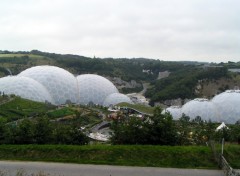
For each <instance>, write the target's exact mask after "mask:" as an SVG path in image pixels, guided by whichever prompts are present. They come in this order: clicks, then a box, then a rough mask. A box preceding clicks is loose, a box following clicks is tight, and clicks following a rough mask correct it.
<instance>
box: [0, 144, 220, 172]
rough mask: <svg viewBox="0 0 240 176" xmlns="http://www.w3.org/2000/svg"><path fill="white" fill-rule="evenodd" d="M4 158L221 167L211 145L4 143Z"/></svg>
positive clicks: (0, 154)
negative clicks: (214, 156)
mask: <svg viewBox="0 0 240 176" xmlns="http://www.w3.org/2000/svg"><path fill="white" fill-rule="evenodd" d="M0 159H1V160H27V161H54V162H70V163H82V164H108V165H127V166H153V167H173V168H214V169H216V168H217V164H216V163H215V162H214V159H213V155H212V152H211V150H210V148H208V147H201V146H181V147H179V146H175V147H170V146H141V145H135V146H108V145H95V146H94V145H93V146H88V145H87V146H71V145H0Z"/></svg>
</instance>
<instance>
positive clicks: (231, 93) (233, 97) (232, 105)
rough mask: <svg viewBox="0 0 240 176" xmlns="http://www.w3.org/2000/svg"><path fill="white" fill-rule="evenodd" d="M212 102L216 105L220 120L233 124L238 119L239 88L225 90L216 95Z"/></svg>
mask: <svg viewBox="0 0 240 176" xmlns="http://www.w3.org/2000/svg"><path fill="white" fill-rule="evenodd" d="M212 102H213V103H214V104H215V105H216V106H217V107H218V111H219V113H220V114H221V116H220V120H221V121H222V122H225V123H227V124H234V123H236V122H237V121H238V120H240V90H227V91H225V92H223V93H221V94H219V95H216V96H215V97H214V98H213V99H212Z"/></svg>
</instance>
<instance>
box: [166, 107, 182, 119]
mask: <svg viewBox="0 0 240 176" xmlns="http://www.w3.org/2000/svg"><path fill="white" fill-rule="evenodd" d="M164 112H169V113H170V114H171V115H172V117H173V119H174V120H178V119H179V118H180V117H182V108H181V107H180V106H170V107H168V108H166V109H165V111H164Z"/></svg>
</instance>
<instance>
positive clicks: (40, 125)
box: [34, 117, 53, 144]
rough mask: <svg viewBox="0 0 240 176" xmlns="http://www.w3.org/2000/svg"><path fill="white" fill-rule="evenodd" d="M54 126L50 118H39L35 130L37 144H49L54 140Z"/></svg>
mask: <svg viewBox="0 0 240 176" xmlns="http://www.w3.org/2000/svg"><path fill="white" fill-rule="evenodd" d="M52 130H53V128H52V125H51V123H50V121H49V119H48V118H46V117H39V118H37V122H36V124H35V128H34V138H35V142H36V143H37V144H47V143H50V142H51V139H52Z"/></svg>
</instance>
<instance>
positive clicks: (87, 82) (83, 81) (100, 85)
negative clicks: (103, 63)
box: [77, 74, 118, 105]
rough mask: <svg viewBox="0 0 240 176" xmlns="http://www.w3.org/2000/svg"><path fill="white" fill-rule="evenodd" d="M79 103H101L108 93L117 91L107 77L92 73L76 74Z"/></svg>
mask: <svg viewBox="0 0 240 176" xmlns="http://www.w3.org/2000/svg"><path fill="white" fill-rule="evenodd" d="M77 82H78V87H79V89H78V93H79V94H78V95H79V103H80V104H83V105H86V104H88V103H91V102H92V103H94V104H99V105H103V102H104V100H105V99H106V98H107V96H108V95H110V94H113V93H118V90H117V88H116V87H115V86H114V85H113V83H112V82H111V81H109V80H108V79H106V78H104V77H102V76H99V75H94V74H84V75H79V76H77Z"/></svg>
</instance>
